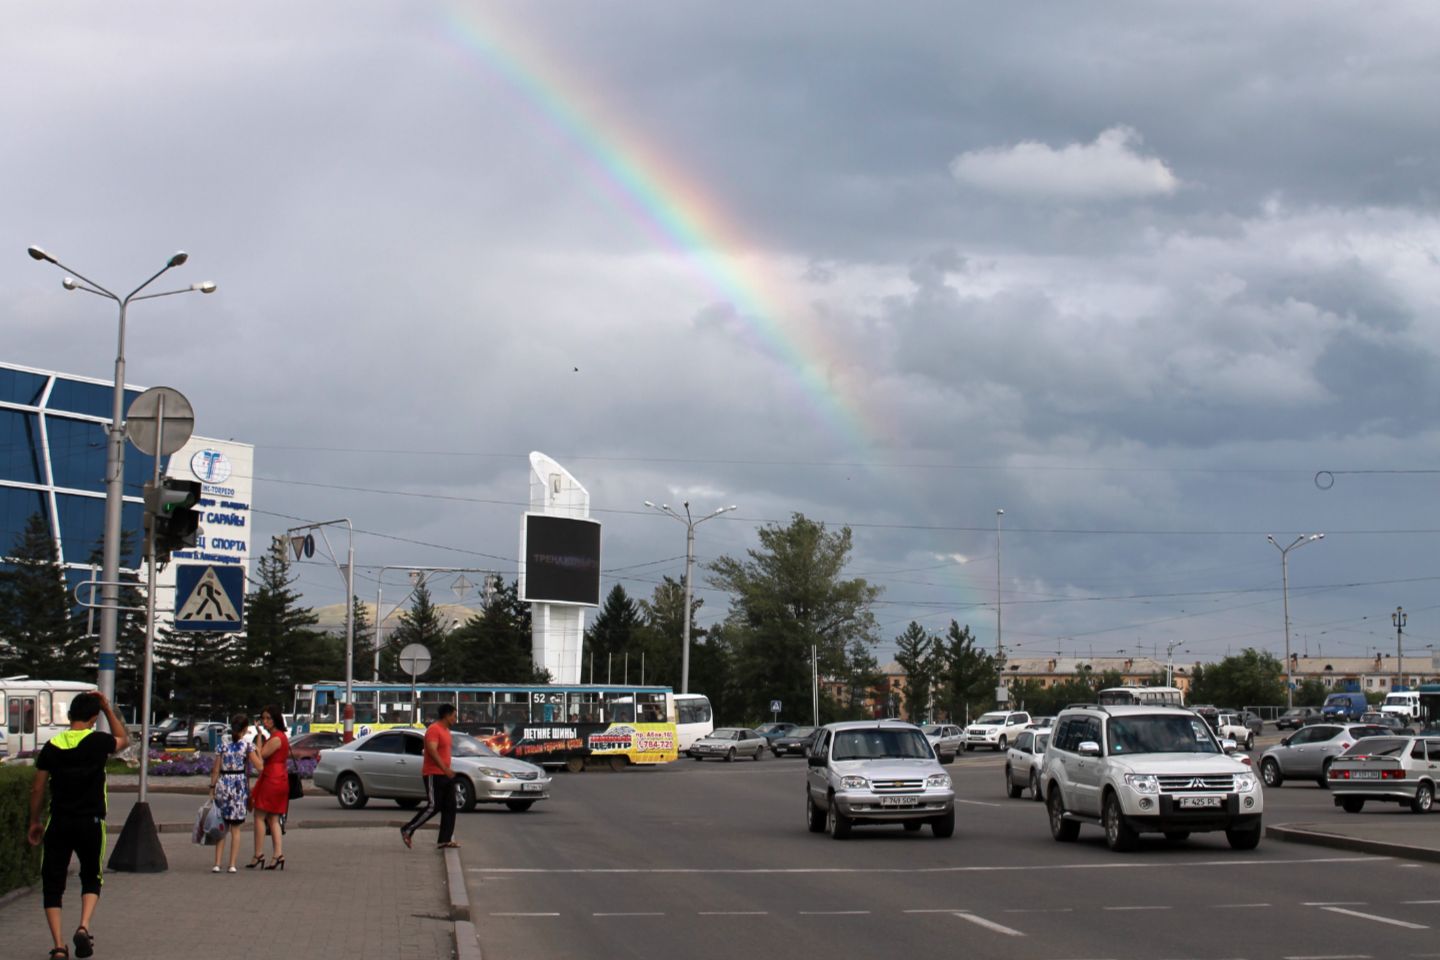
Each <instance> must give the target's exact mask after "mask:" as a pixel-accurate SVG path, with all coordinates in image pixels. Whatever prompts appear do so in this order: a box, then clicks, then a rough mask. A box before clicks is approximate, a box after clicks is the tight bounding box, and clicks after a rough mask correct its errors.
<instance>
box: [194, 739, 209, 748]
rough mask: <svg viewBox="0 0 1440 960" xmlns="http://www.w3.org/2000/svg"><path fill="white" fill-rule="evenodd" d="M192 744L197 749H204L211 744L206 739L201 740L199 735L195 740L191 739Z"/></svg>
mask: <svg viewBox="0 0 1440 960" xmlns="http://www.w3.org/2000/svg"><path fill="white" fill-rule="evenodd" d="M190 746H192V747H194V748H195V749H196V750H204V749H205V748H206V747H208V746H209V744H208V743H206V742H205V741H204V740H201V739H200V738H199V737H196V738H195V739H194V740H191V741H190Z"/></svg>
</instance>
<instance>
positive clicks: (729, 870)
mask: <svg viewBox="0 0 1440 960" xmlns="http://www.w3.org/2000/svg"><path fill="white" fill-rule="evenodd" d="M1393 859H1394V858H1393V857H1313V858H1309V859H1294V860H1196V861H1194V862H1192V863H1187V864H1185V867H1186V869H1191V868H1194V867H1225V868H1227V869H1230V870H1235V869H1237V868H1241V867H1285V866H1297V865H1309V864H1322V863H1385V862H1387V861H1390V860H1393ZM1170 869H1173V865H1172V864H1171V863H1170V862H1168V861H1163V860H1156V861H1153V862H1149V863H1146V862H1144V861H1138V862H1129V861H1118V862H1115V861H1112V862H1109V863H1106V862H1103V861H1101V862H1096V863H1036V864H998V865H995V866H973V865H972V866H955V867H467V868H466V872H467V873H483V874H507V875H515V874H547V875H560V874H575V875H599V874H651V873H653V874H691V873H693V874H697V875H723V874H744V875H759V874H809V873H837V874H841V873H853V874H867V873H869V874H910V873H915V874H938V873H1032V872H1036V871H1042V870H1043V871H1045V872H1046V873H1053V872H1054V871H1056V870H1170Z"/></svg>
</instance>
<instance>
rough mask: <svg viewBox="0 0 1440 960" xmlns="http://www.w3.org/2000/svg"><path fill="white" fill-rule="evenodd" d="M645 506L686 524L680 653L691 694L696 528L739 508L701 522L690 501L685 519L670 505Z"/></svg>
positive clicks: (683, 685) (684, 685)
mask: <svg viewBox="0 0 1440 960" xmlns="http://www.w3.org/2000/svg"><path fill="white" fill-rule="evenodd" d="M645 506H647V507H649V508H650V509H651V510H659V511H660V512H661V513H663V514H665V516H667V517H673V518H674V519H676V520H679V521H680V522H681V523H683V524H685V639H684V641H683V643H682V646H681V648H680V650H681V653H680V692H681V693H689V692H690V596H691V594H690V580H691V572H692V570H693V569H694V567H695V528H696V526H698V525H699V524H702V523H704V522H705V521H706V520H713V519H715V518H716V517H718V516H720V514H722V513H729V512H730V511H731V510H736V509H738V508H737V507H736V506H735V504H733V503H732V504H730V506H728V507H720V508H719V509H717V510H715V511H714V512H713V513H707V514H705V516H703V517H701V518H700V519H699V520H696V519H694V518H692V517H691V516H690V501H689V500H686V501H684V502H682V503H681V504H680V506H682V507H684V508H685V516H683V517H682V516H680V514H678V513H676V512H675V511H674V510H672V509H671V508H670V504H668V503H662V504H660V505H659V506H656V505H655V503H654V502H652V501H650V500H646V501H645Z"/></svg>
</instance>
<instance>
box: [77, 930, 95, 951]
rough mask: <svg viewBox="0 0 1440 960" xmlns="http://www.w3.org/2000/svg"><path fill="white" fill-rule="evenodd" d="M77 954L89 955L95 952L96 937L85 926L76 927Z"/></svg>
mask: <svg viewBox="0 0 1440 960" xmlns="http://www.w3.org/2000/svg"><path fill="white" fill-rule="evenodd" d="M74 941H75V956H77V957H88V956H90V955H91V954H93V953H94V952H95V938H94V937H92V936H90V931H89V930H86V929H85V928H84V927H76V928H75V936H74Z"/></svg>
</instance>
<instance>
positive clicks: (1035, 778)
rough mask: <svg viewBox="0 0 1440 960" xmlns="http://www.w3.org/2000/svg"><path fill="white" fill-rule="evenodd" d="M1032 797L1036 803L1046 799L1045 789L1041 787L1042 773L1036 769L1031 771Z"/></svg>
mask: <svg viewBox="0 0 1440 960" xmlns="http://www.w3.org/2000/svg"><path fill="white" fill-rule="evenodd" d="M1030 799H1031V800H1034V801H1035V802H1036V803H1039V802H1041V801H1042V800H1044V799H1045V791H1043V790H1041V789H1040V774H1038V773H1036V772H1035V771H1034V770H1031V771H1030Z"/></svg>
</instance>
